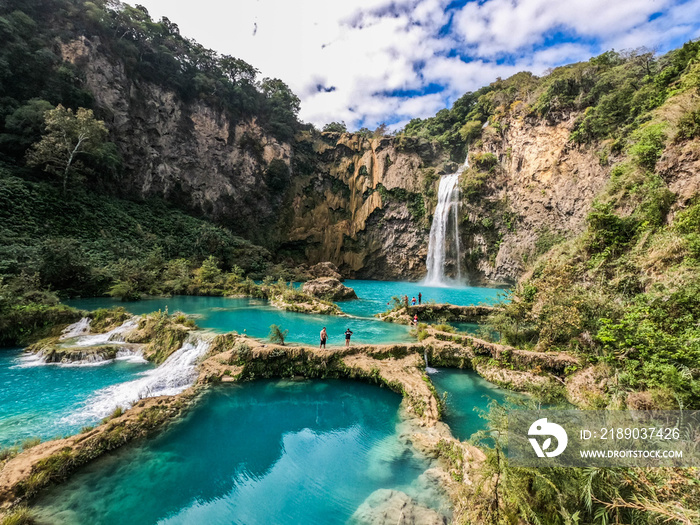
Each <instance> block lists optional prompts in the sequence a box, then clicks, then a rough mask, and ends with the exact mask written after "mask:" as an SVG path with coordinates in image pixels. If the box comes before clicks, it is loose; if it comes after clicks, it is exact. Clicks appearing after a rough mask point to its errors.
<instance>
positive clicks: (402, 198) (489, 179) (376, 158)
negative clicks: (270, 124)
mask: <svg viewBox="0 0 700 525" xmlns="http://www.w3.org/2000/svg"><path fill="white" fill-rule="evenodd" d="M62 54H63V58H64V60H67V61H69V62H72V63H73V64H75V65H77V66H79V68H80V69H81V70H82V71H83V72H84V74H85V79H86V87H88V88H89V89H90V91H91V92H92V93H93V95H94V97H95V101H96V105H97V107H98V108H99V113H100V114H101V117H102V118H104V119H105V121H106V122H107V124H108V126H109V128H110V131H111V134H112V135H111V138H112V140H113V141H114V142H115V143H116V144H117V145H118V147H119V149H120V153H121V155H122V158H123V159H124V162H125V170H124V173H125V175H124V179H123V180H120V181H118V182H117V183H115V186H116V187H117V188H118V190H117V191H119V192H120V193H122V194H127V195H131V196H138V197H153V196H155V197H162V198H164V199H166V200H168V201H170V202H172V203H174V204H176V205H178V206H180V207H183V208H186V209H189V210H191V211H193V212H194V213H197V214H201V215H203V216H206V217H208V218H211V219H213V220H215V221H217V222H220V223H222V224H225V225H226V226H228V227H229V228H230V229H231V230H233V231H234V232H235V233H237V234H240V235H242V236H244V237H247V238H249V239H251V240H253V241H254V242H258V243H260V244H264V245H267V246H269V247H273V248H276V249H277V253H279V254H280V255H281V256H287V255H288V256H289V257H290V258H291V259H292V260H295V261H297V262H306V263H309V264H315V263H318V262H322V261H330V262H332V263H334V264H335V265H337V266H338V268H339V270H340V272H341V274H342V275H343V276H348V277H356V278H372V279H414V280H417V279H420V278H422V277H423V276H424V275H425V273H426V270H425V260H426V256H427V251H428V236H429V231H430V224H431V220H432V214H433V212H434V208H435V204H436V195H437V189H438V184H439V182H438V181H439V176H440V175H441V174H445V173H449V172H451V171H453V170H454V169H455V168H456V166H457V164H456V163H454V162H452V163H450V162H449V159H448V156H447V154H446V153H445V152H444V151H442V150H441V149H440V148H439V147H438V146H436V145H435V144H433V143H431V142H428V141H426V140H423V139H416V138H411V137H397V138H392V137H379V138H374V137H368V136H363V135H359V134H348V133H342V134H341V133H323V134H321V135H319V134H317V133H311V132H308V131H305V132H300V133H298V135H297V137H296V138H295V141H294V143H293V144H289V143H280V142H279V141H277V140H276V139H275V138H273V137H271V136H269V135H267V134H266V133H265V132H264V131H263V128H262V127H261V126H260V125H258V123H256V120H255V119H254V118H250V119H238V120H237V119H234V118H232V117H231V116H230V115H227V114H226V113H225V112H224V111H222V110H219V109H217V108H216V107H213V106H211V105H208V104H207V103H205V102H202V101H200V100H194V101H191V102H185V101H183V100H182V99H180V98H179V97H178V96H177V95H176V94H175V93H173V92H171V91H168V90H167V89H164V88H163V87H161V86H158V85H156V84H152V83H149V82H145V81H139V82H137V81H134V80H133V79H131V78H129V76H128V75H127V73H126V72H125V66H124V64H123V63H122V62H121V61H120V59H119V58H117V57H115V56H112V55H110V54H109V53H108V52H107V51H106V50H105V49H104V46H102V45H101V44H100V42H99V40H97V39H96V38H95V39H91V40H89V39H86V38H84V37H83V38H80V39H77V40H74V41H72V42H70V43H68V44H64V45H63V46H62ZM575 117H576V115H573V116H572V117H571V119H570V120H567V121H565V122H560V123H558V124H556V125H548V124H546V123H545V122H543V121H532V120H522V119H511V120H510V121H509V122H508V123H507V125H505V126H502V127H501V128H500V130H501V131H497V130H496V129H494V128H493V127H487V128H485V129H484V130H483V134H482V140H481V141H480V142H479V143H478V144H479V146H478V147H477V148H472V152H471V153H472V155H473V156H476V157H478V156H479V155H482V154H484V153H491V154H493V155H494V156H495V158H496V159H497V166H496V168H495V169H491V170H490V172H489V174H488V175H486V174H485V173H478V170H471V171H467V172H465V174H464V175H463V177H462V181H461V184H462V185H463V186H464V185H465V184H467V185H468V184H470V182H469V180H470V177H471V178H472V179H474V180H477V181H478V183H479V184H478V187H477V188H476V190H477V191H476V192H472V193H471V194H468V195H466V194H465V196H464V199H463V202H462V206H461V211H460V213H461V216H462V217H463V220H462V226H461V231H462V237H463V246H465V250H464V253H463V254H462V261H461V264H462V267H463V269H464V270H465V271H466V273H467V274H468V275H470V279H471V281H472V282H474V283H476V282H482V281H491V282H493V281H501V282H502V281H513V280H515V279H517V277H518V276H519V275H520V274H521V273H522V271H523V269H524V266H525V263H526V261H527V260H528V259H530V258H532V257H534V256H536V255H538V254H539V253H541V252H542V250H543V249H544V248H546V247H547V245H548V244H551V243H552V242H554V241H556V240H557V239H561V238H563V237H566V236H568V235H573V234H576V233H578V232H579V231H581V230H582V228H583V226H584V218H585V216H586V214H587V213H588V210H589V208H590V205H591V202H592V200H593V198H594V196H595V195H596V193H597V192H598V191H599V190H600V188H601V187H602V186H603V184H604V183H605V180H606V178H607V177H608V172H609V168H607V167H605V166H601V163H600V161H599V159H598V157H597V156H596V155H595V152H594V151H593V150H591V151H589V150H585V149H577V148H573V147H571V145H570V144H569V143H568V137H569V134H570V131H571V126H572V124H573V122H574V119H575ZM503 130H505V131H503ZM677 153H678V155H679V156H682V155H686V156H687V155H689V153H688V152H681V151H679V152H677ZM453 160H461V159H453ZM673 162H674V159H668V163H673ZM271 167H272V168H274V169H271ZM273 172H274V173H275V175H274V176H273V175H271V173H273ZM280 173H281V179H282V180H280ZM273 179H274V180H273ZM472 182H473V181H472ZM472 186H473V184H472ZM467 193H468V192H467Z"/></svg>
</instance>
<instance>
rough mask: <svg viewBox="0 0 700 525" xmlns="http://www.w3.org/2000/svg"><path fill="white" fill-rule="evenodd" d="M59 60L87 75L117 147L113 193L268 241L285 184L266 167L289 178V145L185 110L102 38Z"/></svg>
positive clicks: (198, 106) (244, 124) (217, 112)
mask: <svg viewBox="0 0 700 525" xmlns="http://www.w3.org/2000/svg"><path fill="white" fill-rule="evenodd" d="M61 53H62V55H63V59H64V60H66V61H68V62H71V63H73V64H75V65H76V66H78V67H79V68H80V70H81V71H83V72H84V74H85V84H86V86H85V87H86V88H87V89H88V90H89V91H90V92H91V93H92V94H93V96H94V98H95V103H96V106H97V108H98V112H99V114H100V115H101V117H102V118H104V120H105V121H106V123H107V125H108V127H109V129H110V133H111V140H112V141H113V142H115V143H116V144H117V145H118V147H119V150H120V153H121V156H122V158H123V160H124V163H125V166H124V167H125V170H124V178H123V180H120V181H118V183H117V184H116V186H117V187H118V190H119V191H120V192H121V193H122V194H126V195H130V196H138V197H162V198H165V199H166V200H168V201H170V202H173V203H175V204H177V205H179V206H181V207H184V208H187V209H190V210H192V211H194V212H195V213H198V214H201V215H204V216H206V217H209V218H211V219H213V220H215V221H217V222H221V223H223V224H225V225H226V226H228V227H229V228H230V229H231V230H233V231H234V232H235V233H238V234H241V235H243V236H245V237H248V238H251V239H252V240H255V241H258V242H264V241H266V240H268V239H269V237H268V238H266V236H265V235H263V230H264V229H265V227H268V228H269V227H270V226H272V225H274V224H275V222H276V212H277V209H278V207H279V205H280V203H281V199H282V192H281V191H279V188H278V187H279V186H285V184H286V183H287V181H284V180H282V181H279V180H276V181H270V180H269V178H270V177H269V167H270V165H271V164H272V163H273V161H278V163H279V161H281V162H283V163H284V165H285V166H287V178H288V177H289V170H288V167H289V164H290V160H291V155H292V150H291V145H290V144H286V143H280V142H278V141H277V140H276V139H274V138H273V137H271V136H270V135H268V134H266V133H265V132H264V131H263V129H262V128H261V127H260V126H259V125H258V124H257V123H256V119H255V118H248V119H234V118H231V117H230V116H229V115H227V114H226V113H225V112H224V111H223V110H221V109H217V108H216V107H213V106H212V105H209V104H207V103H205V102H203V101H201V100H193V101H190V102H186V101H184V100H182V98H181V97H179V96H178V95H177V94H176V93H174V92H173V91H171V90H168V89H166V88H163V87H162V86H160V85H157V84H155V83H151V82H146V81H143V80H141V81H137V80H135V79H134V78H131V77H130V76H129V75H127V73H126V68H125V65H124V63H123V61H122V60H121V59H120V58H119V57H117V56H115V55H114V54H111V53H110V52H109V50H108V49H107V48H106V46H103V45H102V44H101V42H100V40H99V38H97V37H93V38H92V39H87V38H85V37H81V38H78V39H76V40H73V41H71V42H69V43H67V44H64V45H62V46H61ZM278 171H279V170H278ZM283 171H284V170H283ZM282 176H283V177H284V173H282ZM266 233H269V231H268V232H266Z"/></svg>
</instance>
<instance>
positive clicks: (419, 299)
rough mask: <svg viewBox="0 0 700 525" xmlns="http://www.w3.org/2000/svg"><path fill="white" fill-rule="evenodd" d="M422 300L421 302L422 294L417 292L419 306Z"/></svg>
mask: <svg viewBox="0 0 700 525" xmlns="http://www.w3.org/2000/svg"><path fill="white" fill-rule="evenodd" d="M422 300H423V294H422V293H420V292H418V304H420V303H421V301H422Z"/></svg>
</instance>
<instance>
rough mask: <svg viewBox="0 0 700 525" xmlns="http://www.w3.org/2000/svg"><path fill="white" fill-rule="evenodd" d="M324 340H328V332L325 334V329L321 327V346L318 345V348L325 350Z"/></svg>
mask: <svg viewBox="0 0 700 525" xmlns="http://www.w3.org/2000/svg"><path fill="white" fill-rule="evenodd" d="M326 339H328V332H326V327H325V326H324V327H323V330H321V344H320V345H319V348H323V349H325V348H326Z"/></svg>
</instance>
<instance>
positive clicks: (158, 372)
mask: <svg viewBox="0 0 700 525" xmlns="http://www.w3.org/2000/svg"><path fill="white" fill-rule="evenodd" d="M209 346H210V342H209V341H206V340H199V339H192V338H191V339H190V340H188V341H187V342H185V343H184V344H183V345H182V347H180V348H179V349H178V350H176V351H175V352H174V353H173V354H172V355H171V356H170V357H168V359H166V360H165V362H164V363H163V364H162V365H160V366H159V367H158V368H154V369H152V370H148V371H146V372H143V373H142V374H140V377H139V378H138V379H134V380H133V381H128V382H126V383H119V384H117V385H112V386H109V387H106V388H103V389H101V390H98V391H97V392H95V394H94V395H93V396H92V397H91V398H90V399H88V400H87V401H86V402H85V405H84V406H83V407H82V408H80V409H79V410H77V411H76V412H75V413H73V414H71V415H70V416H67V417H66V418H64V420H67V421H68V422H70V423H73V424H76V423H77V424H79V423H83V422H94V421H95V420H98V419H102V418H104V417H106V416H108V415H110V414H111V413H112V412H114V410H115V409H116V408H117V407H122V408H124V409H127V408H130V407H131V406H132V405H133V404H134V403H136V402H137V401H138V400H139V399H144V398H147V397H157V396H172V395H176V394H179V393H180V392H183V391H185V390H186V389H187V388H189V387H190V386H191V385H192V384H193V383H194V381H195V379H196V378H197V371H196V364H197V360H198V359H199V358H200V357H202V356H203V355H204V354H206V353H207V351H208V350H209Z"/></svg>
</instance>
